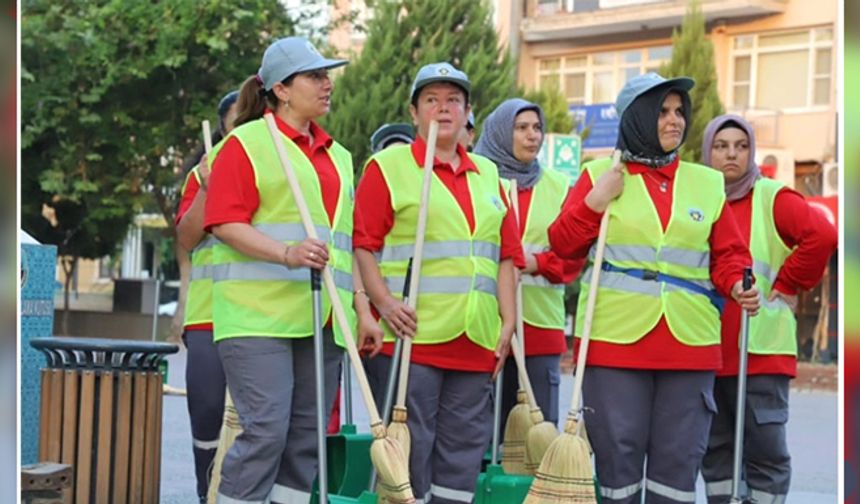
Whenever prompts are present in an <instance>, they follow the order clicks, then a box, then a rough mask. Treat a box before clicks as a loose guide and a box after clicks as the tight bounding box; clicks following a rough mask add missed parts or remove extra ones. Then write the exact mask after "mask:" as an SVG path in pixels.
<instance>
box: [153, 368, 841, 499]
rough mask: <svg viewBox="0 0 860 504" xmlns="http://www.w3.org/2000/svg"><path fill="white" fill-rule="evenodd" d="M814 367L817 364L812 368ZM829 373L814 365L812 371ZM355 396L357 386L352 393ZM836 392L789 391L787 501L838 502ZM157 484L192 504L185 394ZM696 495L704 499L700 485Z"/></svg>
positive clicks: (167, 407) (171, 416)
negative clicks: (791, 471)
mask: <svg viewBox="0 0 860 504" xmlns="http://www.w3.org/2000/svg"><path fill="white" fill-rule="evenodd" d="M816 369H818V368H816ZM822 373H823V374H828V372H826V371H821V370H820V369H818V370H817V371H816V372H815V374H816V376H818V375H820V374H822ZM168 383H169V384H170V385H172V386H175V387H180V388H184V387H185V352H184V351H182V352H180V353H179V354H177V355H174V356H171V358H170V370H169V376H168ZM572 387H573V378H572V377H571V376H570V375H567V374H566V375H564V376H563V378H562V383H561V392H560V397H561V399H562V400H561V401H560V402H561V404H560V407H561V411H562V415H561V418H564V412H566V410H567V408H568V406H569V404H570V396H571V389H572ZM354 397H356V398H358V397H359V394H358V392H357V391H356V393H355V396H354ZM354 403H355V406H356V407H355V413H354V414H355V417H356V423H357V424H358V425H359V429H363V430H367V420H366V418H367V414H366V412H365V410H364V409H363V405H362V404H361V401H360V400H356V401H354ZM836 419H837V396H836V393H835V392H833V391H829V390H821V389H819V388H809V387H808V386H807V385H806V384H805V383H804V386H803V388H802V390H799V391H798V390H793V391H792V396H791V418H790V419H789V423H788V436H789V446H790V450H791V453H792V456H793V464H794V475H793V478H792V490H791V493H790V494H789V497H788V500H787V501H786V503H787V504H834V503H836V502H837V491H836V488H837V469H836V467H837V460H836V458H837V447H836V445H837V421H836ZM162 457H163V458H162V477H161V478H162V479H161V489H162V497H161V502H162V503H163V504H174V503H176V504H180V503H181V504H196V501H195V490H194V488H195V486H194V485H195V483H194V465H193V462H192V459H191V430H190V427H189V423H188V410H187V408H186V404H185V398H184V397H173V396H167V397H165V398H164V437H163V448H162ZM698 493H699V495H700V496H699V500H698V501H697V502H702V503H703V502H704V498H703V497H702V495H703V494H704V490H703V487H701V482H700V489H699V492H698Z"/></svg>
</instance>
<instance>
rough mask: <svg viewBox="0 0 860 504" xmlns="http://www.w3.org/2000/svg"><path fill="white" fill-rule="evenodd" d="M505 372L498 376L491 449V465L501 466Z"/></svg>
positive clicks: (502, 371) (500, 372)
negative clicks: (500, 445) (500, 446)
mask: <svg viewBox="0 0 860 504" xmlns="http://www.w3.org/2000/svg"><path fill="white" fill-rule="evenodd" d="M504 376H505V370H504V369H502V370H501V371H499V375H498V376H496V391H495V395H496V397H495V402H494V403H493V446H492V447H491V448H490V454H491V456H490V463H491V464H492V465H498V464H499V439H500V438H501V432H500V431H501V430H502V384H503V382H504Z"/></svg>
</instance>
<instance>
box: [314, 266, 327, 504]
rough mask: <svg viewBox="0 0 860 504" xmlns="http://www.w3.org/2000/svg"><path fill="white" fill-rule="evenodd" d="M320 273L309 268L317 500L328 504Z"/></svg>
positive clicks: (322, 503)
mask: <svg viewBox="0 0 860 504" xmlns="http://www.w3.org/2000/svg"><path fill="white" fill-rule="evenodd" d="M321 277H322V275H321V274H320V270H318V269H315V268H311V289H312V291H313V305H314V307H313V316H314V368H315V369H314V377H315V380H314V381H315V385H316V396H317V397H316V398H317V401H316V402H317V459H318V464H317V467H318V468H319V470H318V471H317V473H318V476H317V481H318V482H319V496H320V499H319V502H320V504H328V463H327V461H326V425H325V414H326V404H325V381H324V380H325V378H324V369H325V363H324V359H323V329H322V295H321V290H322V280H321Z"/></svg>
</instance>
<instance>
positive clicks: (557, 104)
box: [523, 84, 575, 134]
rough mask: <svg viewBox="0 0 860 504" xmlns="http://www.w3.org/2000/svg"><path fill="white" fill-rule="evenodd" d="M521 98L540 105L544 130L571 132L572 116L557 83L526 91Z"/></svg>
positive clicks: (549, 131)
mask: <svg viewBox="0 0 860 504" xmlns="http://www.w3.org/2000/svg"><path fill="white" fill-rule="evenodd" d="M523 98H524V99H526V100H528V101H530V102H532V103H537V104H538V105H540V108H541V109H542V110H543V115H544V119H545V121H546V125H545V127H544V132H546V133H563V134H570V133H571V132H573V127H574V126H575V124H574V121H573V116H571V115H570V109H569V107H568V105H567V100H566V99H565V98H564V95H563V94H562V92H561V90H560V89H559V88H558V84H555V85H553V86H551V87H550V88H549V89H535V90H532V91H528V92H526V93H525V94H524V96H523Z"/></svg>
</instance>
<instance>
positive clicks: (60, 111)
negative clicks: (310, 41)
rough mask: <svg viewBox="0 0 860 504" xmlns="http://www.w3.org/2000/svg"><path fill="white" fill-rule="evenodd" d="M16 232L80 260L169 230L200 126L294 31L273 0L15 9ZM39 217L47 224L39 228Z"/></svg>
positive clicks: (33, 0)
mask: <svg viewBox="0 0 860 504" xmlns="http://www.w3.org/2000/svg"><path fill="white" fill-rule="evenodd" d="M22 7H23V11H22V15H23V23H22V35H21V61H22V67H23V69H22V81H23V82H24V86H23V87H22V99H21V102H22V103H21V111H22V114H21V115H22V140H21V147H22V153H21V156H22V165H23V170H22V174H23V177H22V221H23V225H24V228H25V229H26V230H27V231H29V232H30V233H31V234H33V235H34V236H35V237H36V238H37V239H39V240H40V241H42V242H45V243H52V244H56V245H58V246H59V250H58V253H59V254H60V255H62V256H68V257H69V258H71V259H70V262H71V265H70V266H69V269H68V270H67V272H73V270H74V264H75V263H76V262H77V259H78V258H80V257H85V258H96V257H102V256H104V255H106V254H111V253H113V252H115V251H116V248H117V245H118V244H119V243H120V242H121V240H122V238H123V236H124V235H125V232H126V230H127V228H128V226H129V224H130V222H131V219H132V217H133V216H134V214H135V213H137V212H139V211H141V210H147V211H158V212H159V213H161V214H162V215H163V216H164V218H165V220H166V221H167V223H168V228H167V231H166V235H167V236H168V237H172V236H174V235H175V228H174V227H173V220H174V212H175V208H176V200H177V189H178V187H179V186H180V184H179V182H180V180H181V179H182V178H183V176H184V174H183V173H182V172H181V168H180V167H181V166H182V165H183V161H184V160H185V158H186V157H187V156H189V154H190V153H192V152H193V151H194V148H195V147H196V145H198V144H199V143H200V142H199V140H198V139H199V138H200V121H201V120H202V119H205V118H208V119H210V120H212V121H213V124H217V121H216V113H215V107H216V105H217V102H218V99H219V98H220V97H221V96H222V95H223V94H224V93H225V92H226V91H228V90H231V89H235V88H236V87H237V86H238V85H239V84H240V83H241V82H242V81H243V80H244V79H245V78H246V77H247V76H248V75H251V74H253V73H256V71H257V68H258V66H259V62H260V58H261V56H262V53H263V51H264V50H265V48H266V47H267V46H268V44H269V43H270V42H271V41H272V40H273V39H275V38H279V37H282V36H285V35H288V34H290V33H291V31H292V22H291V21H290V19H289V17H288V16H287V14H286V12H285V10H284V8H283V6H282V5H281V4H280V3H279V2H278V0H246V1H243V2H241V4H240V3H239V2H236V1H228V0H208V1H205V2H186V1H182V0H168V1H164V2H124V1H121V0H109V1H104V2H87V1H83V0H65V1H61V2H57V1H53V0H29V1H25V2H24V4H23V6H22ZM43 207H47V208H48V209H49V210H50V211H52V212H53V214H54V219H52V220H51V221H48V220H46V219H45V218H44V217H43V216H42V213H43Z"/></svg>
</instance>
